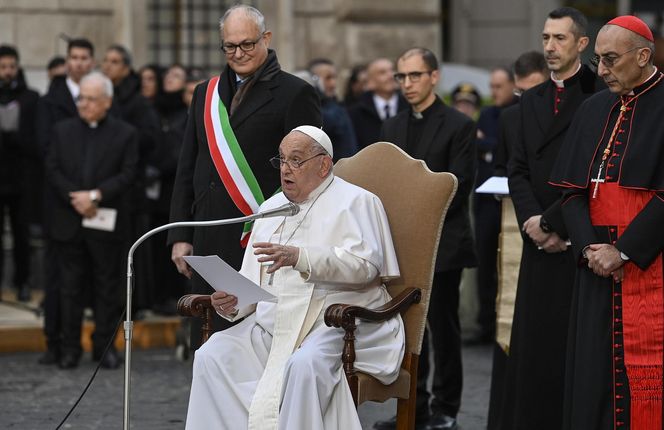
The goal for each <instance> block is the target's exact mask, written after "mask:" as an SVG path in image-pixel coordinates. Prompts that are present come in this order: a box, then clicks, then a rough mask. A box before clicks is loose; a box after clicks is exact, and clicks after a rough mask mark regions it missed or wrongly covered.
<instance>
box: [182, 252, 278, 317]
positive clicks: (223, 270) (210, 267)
mask: <svg viewBox="0 0 664 430" xmlns="http://www.w3.org/2000/svg"><path fill="white" fill-rule="evenodd" d="M183 258H184V260H185V261H186V262H187V264H189V265H190V266H191V268H192V269H194V270H195V271H196V273H198V274H199V275H201V277H202V278H203V279H205V280H206V281H207V283H208V284H210V286H211V287H212V288H214V289H215V290H216V291H221V292H223V293H225V294H227V295H231V296H235V297H236V298H237V303H235V306H234V307H235V308H238V309H243V308H245V307H246V306H249V305H252V304H254V303H257V302H259V301H261V300H270V299H273V298H274V295H272V294H270V293H269V292H267V291H266V290H264V289H263V288H261V287H260V286H258V285H256V284H254V283H253V282H252V281H250V280H249V279H247V278H245V277H244V276H242V275H241V274H240V273H238V272H236V271H235V269H233V268H232V267H231V266H229V265H228V263H226V262H225V261H224V260H222V259H221V258H219V257H218V256H217V255H208V256H205V257H201V256H185V257H183ZM219 296H220V295H218V296H217V297H219ZM227 306H228V303H226V302H225V307H227ZM217 310H218V308H217Z"/></svg>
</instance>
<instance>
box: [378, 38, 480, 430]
mask: <svg viewBox="0 0 664 430" xmlns="http://www.w3.org/2000/svg"><path fill="white" fill-rule="evenodd" d="M394 78H395V79H396V81H397V82H398V83H399V85H400V86H401V91H402V92H403V95H404V96H405V97H406V99H407V100H408V103H409V104H410V109H407V110H404V111H402V112H400V113H399V114H397V116H395V117H394V118H390V119H388V120H387V121H386V122H385V124H384V125H383V129H382V132H381V140H385V141H388V142H393V143H395V144H396V145H398V146H399V147H401V148H402V149H403V150H404V151H406V152H407V153H408V154H410V155H411V156H412V157H413V158H417V159H422V160H423V161H424V162H425V163H426V164H427V166H428V167H429V169H431V170H433V171H435V172H451V173H453V174H454V175H456V177H457V179H458V180H459V188H458V190H457V193H456V195H455V197H454V199H453V200H452V203H451V205H450V208H449V210H448V212H447V217H446V218H445V228H444V229H443V235H442V237H441V239H440V247H439V248H438V259H437V260H436V267H435V274H434V278H433V288H432V290H431V302H430V305H429V314H428V322H429V324H428V328H429V329H430V333H429V334H427V335H425V338H424V342H423V344H422V353H421V355H420V362H419V371H418V384H417V412H416V413H417V417H416V426H417V428H430V429H456V428H457V424H456V415H457V412H459V406H460V404H461V389H462V377H463V375H462V373H463V371H462V365H461V331H460V326H459V312H458V311H459V283H460V280H461V272H462V271H463V268H464V267H472V266H474V265H475V264H476V258H475V250H474V244H473V238H472V232H471V228H470V213H469V209H468V202H469V195H470V191H471V188H472V184H473V180H474V178H475V170H476V155H475V146H474V139H475V124H474V123H473V121H472V120H471V119H470V118H468V117H467V116H466V115H464V114H462V113H461V112H458V111H457V110H455V109H453V108H451V107H449V106H446V105H445V104H444V103H443V102H442V101H441V100H440V98H438V96H437V95H436V93H435V88H436V84H437V83H438V81H439V79H440V72H439V71H438V60H437V59H436V56H435V55H434V54H433V52H431V51H429V50H428V49H424V48H412V49H409V50H407V51H406V52H405V53H403V54H402V55H401V56H400V57H399V59H398V61H397V73H395V75H394ZM429 335H430V336H429ZM427 337H430V339H431V341H432V344H433V357H434V360H433V363H434V377H433V389H432V393H433V396H431V395H430V394H429V392H428V390H427V387H426V385H427V378H428V375H429V355H428V351H429V348H428V340H427ZM431 397H433V398H432V399H431V413H430V412H429V400H430V398H431ZM395 425H396V420H395V419H392V420H388V421H380V422H378V423H376V425H375V426H374V428H376V429H380V430H383V429H390V428H395Z"/></svg>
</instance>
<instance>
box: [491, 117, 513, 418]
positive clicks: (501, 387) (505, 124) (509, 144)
mask: <svg viewBox="0 0 664 430" xmlns="http://www.w3.org/2000/svg"><path fill="white" fill-rule="evenodd" d="M520 120H521V111H520V110H519V105H512V106H509V107H507V108H505V109H503V111H502V112H501V114H500V127H499V133H498V135H499V137H498V146H497V147H496V157H495V158H494V162H495V165H494V175H495V176H507V162H508V159H509V155H510V153H511V152H512V148H513V146H514V145H515V142H518V140H519V132H520V130H521V125H520V123H519V121H520ZM502 204H505V203H504V202H502ZM507 360H508V355H507V354H506V352H505V351H504V350H503V348H502V347H501V346H500V345H499V344H498V343H497V342H496V343H494V348H493V364H492V368H491V393H490V397H489V413H488V417H487V428H489V429H493V428H495V427H496V426H498V425H499V423H500V422H501V421H502V414H503V412H504V411H505V410H511V408H512V407H513V406H511V405H506V403H505V402H507V401H509V400H511V399H512V397H511V396H510V395H508V394H507V391H508V390H511V389H512V386H513V381H510V380H509V379H508V378H507V375H506V371H507V370H506V366H507Z"/></svg>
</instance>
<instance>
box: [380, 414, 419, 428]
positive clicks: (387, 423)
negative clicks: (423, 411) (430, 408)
mask: <svg viewBox="0 0 664 430" xmlns="http://www.w3.org/2000/svg"><path fill="white" fill-rule="evenodd" d="M427 421H428V417H424V418H420V417H415V430H424V429H426V428H427ZM373 428H374V429H376V430H394V429H396V428H397V417H396V415H395V416H393V417H392V418H390V419H389V420H384V421H376V423H375V424H374V426H373Z"/></svg>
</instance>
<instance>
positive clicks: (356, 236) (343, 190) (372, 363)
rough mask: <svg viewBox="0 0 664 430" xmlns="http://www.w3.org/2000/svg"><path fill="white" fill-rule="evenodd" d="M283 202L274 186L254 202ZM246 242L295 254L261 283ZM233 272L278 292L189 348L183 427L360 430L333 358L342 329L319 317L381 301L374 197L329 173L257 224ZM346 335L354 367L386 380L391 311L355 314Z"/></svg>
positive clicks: (398, 354)
mask: <svg viewBox="0 0 664 430" xmlns="http://www.w3.org/2000/svg"><path fill="white" fill-rule="evenodd" d="M286 202H287V199H286V197H285V196H284V194H283V193H279V194H277V195H275V196H273V197H271V198H270V199H268V200H267V201H266V202H265V203H263V205H262V206H261V209H271V208H275V207H278V206H281V205H282V204H284V203H286ZM254 242H272V243H280V244H282V245H284V244H286V245H292V246H297V247H300V259H299V261H298V263H297V264H296V265H295V267H287V268H281V269H279V270H278V271H277V272H276V273H275V275H274V279H273V282H272V285H269V277H270V276H269V275H267V274H266V273H265V268H266V267H265V266H262V265H261V263H258V261H257V256H255V255H254V254H253V248H252V246H251V245H252V244H253V243H254ZM240 273H242V274H243V275H244V276H246V277H247V278H249V279H251V280H253V281H254V282H256V283H257V284H260V285H261V286H263V288H265V289H268V290H269V291H271V292H272V293H273V294H275V295H276V296H277V297H278V299H277V300H275V301H268V302H259V303H258V304H256V305H252V306H250V307H248V308H245V309H240V310H239V313H238V315H237V316H235V317H234V319H238V318H241V317H245V316H246V318H245V319H244V321H242V322H241V323H239V324H238V325H236V326H234V327H231V328H229V329H227V330H224V331H222V332H218V333H215V334H214V335H213V336H212V337H211V338H210V339H209V340H208V341H207V342H206V343H205V344H204V345H203V346H202V347H201V348H200V349H199V350H198V351H196V355H195V359H194V369H193V379H192V385H191V395H190V398H189V410H188V413H187V425H186V429H187V430H203V429H205V430H208V429H215V430H221V429H228V430H236V429H246V428H250V429H261V430H263V429H271V428H273V429H276V428H279V429H282V430H286V429H288V430H296V429H307V430H316V429H330V430H331V429H348V430H350V429H361V426H360V421H359V418H358V416H357V412H356V410H355V406H354V404H353V400H352V396H351V393H350V389H349V387H348V384H347V382H346V378H345V376H344V372H343V367H342V362H341V354H342V349H343V334H344V332H343V330H342V329H337V328H331V327H327V326H326V325H325V323H324V321H323V317H324V313H325V309H326V308H327V307H328V306H329V305H331V304H333V303H352V304H356V305H360V306H366V307H370V308H373V307H378V306H381V305H383V304H385V303H386V302H388V301H389V300H390V299H391V298H390V296H389V294H388V293H387V290H386V289H385V287H384V286H383V285H382V282H384V281H385V280H388V279H392V278H395V277H398V276H399V268H398V265H397V259H396V254H395V251H394V246H393V244H392V236H391V234H390V229H389V225H388V221H387V217H386V215H385V210H384V209H383V205H382V203H381V202H380V200H379V199H378V197H376V196H375V195H373V194H371V193H370V192H368V191H366V190H364V189H362V188H359V187H357V186H355V185H352V184H349V183H348V182H346V181H344V180H342V179H341V178H336V177H333V176H332V175H330V176H329V177H328V178H326V180H325V181H324V182H323V184H321V185H320V186H319V187H318V188H317V189H316V190H314V191H313V192H312V193H311V195H310V196H309V199H308V200H307V201H305V202H303V203H301V204H300V212H299V213H298V214H297V215H295V216H292V217H275V218H264V219H261V220H258V221H256V224H255V225H254V228H253V232H252V234H251V239H250V242H249V245H248V246H247V251H246V252H245V256H244V260H243V264H242V269H241V271H240ZM247 315H248V316H247ZM355 336H356V340H355V348H356V361H355V368H356V369H357V370H359V371H362V372H365V373H368V374H370V375H372V376H374V377H376V378H377V379H379V380H380V381H381V382H383V383H385V384H389V383H391V382H393V381H394V380H395V379H396V377H397V376H398V374H399V368H400V365H401V360H402V358H403V354H404V345H405V340H404V330H403V322H402V321H401V318H400V317H398V316H397V317H396V318H393V319H391V320H389V321H386V322H384V323H371V322H363V321H358V323H357V330H356V331H355ZM273 339H274V342H273Z"/></svg>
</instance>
